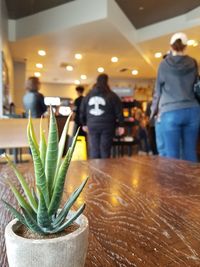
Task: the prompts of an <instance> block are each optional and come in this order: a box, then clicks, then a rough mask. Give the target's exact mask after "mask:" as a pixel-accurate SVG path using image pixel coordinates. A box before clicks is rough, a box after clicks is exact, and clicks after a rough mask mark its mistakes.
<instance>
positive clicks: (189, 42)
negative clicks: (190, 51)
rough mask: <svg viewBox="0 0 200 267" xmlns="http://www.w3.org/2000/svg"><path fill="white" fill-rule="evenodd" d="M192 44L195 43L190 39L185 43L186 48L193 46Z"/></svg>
mask: <svg viewBox="0 0 200 267" xmlns="http://www.w3.org/2000/svg"><path fill="white" fill-rule="evenodd" d="M194 43H195V40H192V39H191V40H188V41H187V45H188V46H192V45H194Z"/></svg>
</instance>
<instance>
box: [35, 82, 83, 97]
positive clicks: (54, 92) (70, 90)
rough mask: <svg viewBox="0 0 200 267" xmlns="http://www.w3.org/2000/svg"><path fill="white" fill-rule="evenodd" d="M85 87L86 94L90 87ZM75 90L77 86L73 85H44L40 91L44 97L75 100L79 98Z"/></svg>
mask: <svg viewBox="0 0 200 267" xmlns="http://www.w3.org/2000/svg"><path fill="white" fill-rule="evenodd" d="M84 87H85V93H87V90H88V86H87V85H84ZM75 88H76V85H73V84H61V83H42V84H41V90H40V91H41V93H42V94H43V95H44V96H59V97H69V98H72V99H75V98H76V97H77V94H76V90H75Z"/></svg>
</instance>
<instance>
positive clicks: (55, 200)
mask: <svg viewBox="0 0 200 267" xmlns="http://www.w3.org/2000/svg"><path fill="white" fill-rule="evenodd" d="M77 137H78V131H77V133H76V135H75V137H74V140H73V142H72V146H71V147H70V148H69V149H68V152H67V155H66V156H65V158H64V160H63V162H62V164H61V166H60V169H59V172H58V177H57V179H56V184H55V188H54V191H53V195H52V198H51V202H50V205H49V214H50V215H53V214H54V213H55V212H56V210H57V209H58V208H59V206H60V202H61V199H62V195H63V189H64V184H65V177H66V173H67V170H68V168H69V164H70V161H71V159H72V155H73V151H74V148H75V145H76V140H77Z"/></svg>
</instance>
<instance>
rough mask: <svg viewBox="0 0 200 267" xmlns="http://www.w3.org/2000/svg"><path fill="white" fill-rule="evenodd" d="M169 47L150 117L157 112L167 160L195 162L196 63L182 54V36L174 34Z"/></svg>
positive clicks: (199, 114)
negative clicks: (194, 88) (194, 89)
mask: <svg viewBox="0 0 200 267" xmlns="http://www.w3.org/2000/svg"><path fill="white" fill-rule="evenodd" d="M170 45H171V53H170V54H169V55H168V56H167V57H166V58H165V59H164V60H163V61H162V62H161V63H160V66H159V69H158V75H157V80H156V86H155V92H154V97H153V103H152V114H151V116H152V117H153V116H154V115H155V114H156V113H157V110H158V109H159V115H160V123H161V128H162V134H163V136H164V150H165V154H166V156H167V157H169V158H177V159H180V158H182V159H185V160H189V161H193V162H196V161H197V150H196V146H197V141H198V132H199V126H200V107H199V104H198V102H197V100H196V98H195V95H194V91H193V87H194V83H195V82H196V81H197V77H198V68H197V62H196V60H195V59H193V58H191V57H190V56H187V55H186V54H185V50H186V47H187V36H186V35H185V34H184V33H175V34H174V35H173V36H172V37H171V40H170Z"/></svg>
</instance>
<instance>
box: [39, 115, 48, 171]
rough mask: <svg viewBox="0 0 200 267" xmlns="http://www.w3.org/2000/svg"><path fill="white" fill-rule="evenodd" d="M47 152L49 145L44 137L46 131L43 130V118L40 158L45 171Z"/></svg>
mask: <svg viewBox="0 0 200 267" xmlns="http://www.w3.org/2000/svg"><path fill="white" fill-rule="evenodd" d="M46 151H47V144H46V139H45V135H44V130H43V129H42V117H41V120H40V158H41V161H42V165H43V168H44V169H45V160H46Z"/></svg>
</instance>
